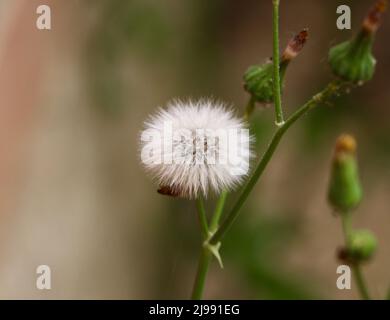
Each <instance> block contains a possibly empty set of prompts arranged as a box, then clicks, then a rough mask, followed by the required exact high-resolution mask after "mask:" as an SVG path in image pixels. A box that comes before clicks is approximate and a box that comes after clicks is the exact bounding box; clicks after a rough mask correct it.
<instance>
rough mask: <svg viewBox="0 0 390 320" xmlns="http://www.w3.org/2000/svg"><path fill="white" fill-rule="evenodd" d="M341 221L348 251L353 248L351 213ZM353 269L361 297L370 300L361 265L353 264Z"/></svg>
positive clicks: (344, 214) (343, 216)
mask: <svg viewBox="0 0 390 320" xmlns="http://www.w3.org/2000/svg"><path fill="white" fill-rule="evenodd" d="M341 220H342V224H343V233H344V239H345V246H346V248H347V250H348V248H350V246H351V234H352V231H353V229H352V220H351V214H350V213H349V212H346V213H343V214H342V215H341ZM351 267H352V273H353V275H354V278H355V282H356V285H357V287H358V290H359V293H360V296H361V297H362V298H363V299H364V300H370V294H369V292H368V287H367V285H366V282H365V280H364V277H363V273H362V270H361V266H360V264H359V263H356V262H353V263H352V265H351Z"/></svg>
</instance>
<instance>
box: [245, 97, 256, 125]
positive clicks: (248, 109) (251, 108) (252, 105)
mask: <svg viewBox="0 0 390 320" xmlns="http://www.w3.org/2000/svg"><path fill="white" fill-rule="evenodd" d="M255 104H256V101H255V99H254V98H253V96H251V97H250V98H249V101H248V104H247V105H246V108H245V113H244V120H245V121H249V118H250V116H251V115H252V113H253V111H254V110H255Z"/></svg>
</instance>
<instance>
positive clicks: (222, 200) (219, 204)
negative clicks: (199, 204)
mask: <svg viewBox="0 0 390 320" xmlns="http://www.w3.org/2000/svg"><path fill="white" fill-rule="evenodd" d="M227 196H228V192H227V191H226V190H224V191H222V193H221V195H220V196H219V199H218V202H217V206H216V208H215V211H214V215H213V217H212V219H211V223H210V232H211V233H214V232H215V231H216V230H217V228H218V224H219V220H220V219H221V215H222V212H223V208H224V207H225V202H226V198H227Z"/></svg>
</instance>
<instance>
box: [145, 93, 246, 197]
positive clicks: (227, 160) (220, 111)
mask: <svg viewBox="0 0 390 320" xmlns="http://www.w3.org/2000/svg"><path fill="white" fill-rule="evenodd" d="M252 140H253V139H252V138H251V137H250V135H249V130H248V129H247V128H246V126H245V123H244V122H243V120H241V119H239V118H237V117H236V116H235V115H234V113H233V111H232V110H231V109H230V108H228V107H227V106H226V105H225V104H223V103H221V102H214V101H212V100H206V99H204V100H199V101H196V102H194V101H187V102H182V101H179V100H176V101H173V102H171V103H169V104H168V106H167V107H166V108H160V109H159V110H158V111H157V112H156V113H155V114H153V115H152V116H150V117H149V119H148V120H147V121H146V122H145V124H144V130H143V131H142V134H141V143H140V145H141V161H142V164H143V166H144V167H145V169H146V171H147V172H148V173H150V174H151V175H152V177H153V178H154V180H155V181H156V182H157V183H158V185H159V192H160V193H162V194H167V195H172V196H180V197H185V198H189V199H194V198H197V197H199V196H200V195H203V196H205V197H206V196H207V195H208V194H209V192H210V191H213V192H214V193H219V192H221V191H222V190H231V189H233V188H234V187H236V186H237V185H239V184H240V183H241V182H242V181H243V179H244V178H245V177H246V176H247V174H248V172H249V161H250V158H251V157H252V152H251V144H252Z"/></svg>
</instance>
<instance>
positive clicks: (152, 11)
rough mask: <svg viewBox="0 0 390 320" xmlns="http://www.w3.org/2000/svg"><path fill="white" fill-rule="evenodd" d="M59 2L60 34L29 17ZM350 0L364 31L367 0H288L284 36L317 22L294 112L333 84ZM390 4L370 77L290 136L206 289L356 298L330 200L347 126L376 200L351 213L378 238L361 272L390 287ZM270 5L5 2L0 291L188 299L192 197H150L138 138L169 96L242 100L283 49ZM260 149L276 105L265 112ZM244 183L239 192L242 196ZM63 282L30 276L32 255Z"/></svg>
mask: <svg viewBox="0 0 390 320" xmlns="http://www.w3.org/2000/svg"><path fill="white" fill-rule="evenodd" d="M40 4H48V5H50V7H51V10H52V30H50V31H39V30H37V29H36V27H35V21H36V18H37V14H36V8H37V6H38V5H40ZM341 4H349V5H350V6H351V8H352V25H353V29H354V31H356V30H358V28H359V24H360V22H361V20H362V18H363V16H364V13H365V11H366V10H367V9H368V8H369V6H370V5H371V2H370V1H334V0H331V1H319V0H316V1H309V0H295V1H282V7H281V31H280V33H281V46H282V47H283V46H284V45H285V43H286V42H287V40H288V39H289V38H290V37H291V36H292V34H293V33H294V32H296V31H299V30H300V29H302V28H303V27H309V28H310V40H309V43H308V45H307V47H305V49H304V51H303V53H302V55H301V56H299V58H298V59H297V60H296V61H294V63H293V65H291V67H290V69H289V71H288V75H287V82H286V90H285V93H284V102H285V110H286V112H292V111H293V110H295V109H296V108H297V107H298V106H299V105H300V104H302V103H303V102H304V101H305V100H306V99H307V98H308V97H309V96H311V95H312V94H313V93H315V92H316V91H318V90H319V89H321V87H322V86H323V85H324V84H325V83H326V82H327V81H329V79H331V75H330V71H329V69H328V67H327V64H326V56H327V51H328V48H329V47H330V46H331V45H333V44H335V43H337V42H339V41H341V40H343V39H347V38H349V37H350V36H351V35H352V34H353V32H351V31H339V30H338V29H337V28H336V18H337V15H336V8H337V6H338V5H341ZM389 31H390V17H389V16H388V15H387V17H386V20H385V22H384V25H383V26H382V29H381V30H380V31H379V34H378V37H377V41H376V44H375V55H376V57H377V59H378V68H377V72H376V75H375V78H374V80H373V81H371V82H370V83H368V84H367V85H365V86H364V87H361V88H358V89H357V90H355V91H354V92H353V93H352V94H351V95H349V96H347V97H342V98H340V99H338V100H337V103H336V104H333V105H332V106H322V107H321V108H319V109H318V110H316V111H314V112H312V113H311V114H310V115H309V116H307V117H305V118H304V119H303V121H300V122H299V123H298V124H297V125H296V126H295V127H294V128H293V129H292V130H291V131H290V132H289V133H288V136H287V137H286V138H285V140H284V141H283V142H282V143H281V145H280V148H279V149H278V151H277V153H276V154H275V157H274V159H273V161H272V162H271V164H270V166H269V167H268V168H267V170H266V172H265V175H264V177H263V178H262V180H261V181H260V183H259V184H258V185H257V187H256V189H255V192H254V194H252V196H251V197H250V201H249V202H248V203H247V205H246V206H245V208H244V210H243V212H242V215H241V216H240V218H239V219H238V222H237V224H236V226H235V227H234V228H233V230H232V231H231V233H229V234H228V236H227V238H226V241H225V243H224V244H223V249H222V254H223V256H224V260H225V269H223V270H220V269H219V267H218V266H217V264H216V263H214V264H213V266H212V268H211V272H210V275H209V279H208V283H207V287H206V298H218V299H219V298H244V299H245V298H246V299H256V298H265V299H292V298H298V299H299V298H303V299H313V298H332V299H346V298H357V297H358V295H357V292H356V291H355V290H354V285H353V290H351V291H339V290H338V289H337V288H336V285H335V283H336V278H337V275H336V267H337V265H338V263H337V261H336V259H335V250H336V248H337V247H339V246H340V245H342V241H343V240H342V234H341V226H340V220H339V219H337V218H335V217H333V216H332V214H331V211H330V209H329V208H328V206H327V203H326V188H327V180H328V169H329V161H330V157H331V152H332V146H333V143H334V141H335V139H336V137H337V136H338V135H339V134H340V133H342V132H350V133H352V134H354V135H355V136H356V138H357V140H358V142H359V160H360V169H361V178H362V182H363V185H364V189H365V198H364V201H363V203H362V205H361V206H360V208H359V209H358V211H357V212H356V216H355V220H354V224H355V226H357V227H362V228H368V229H371V230H372V231H373V232H375V234H376V235H377V237H378V239H379V250H378V252H377V255H376V257H375V259H374V261H373V262H372V263H371V264H369V265H368V266H367V267H366V268H365V269H364V273H365V274H366V276H367V279H368V281H369V283H370V287H371V291H372V293H373V295H374V297H375V298H381V297H383V296H384V295H385V293H386V291H387V290H388V288H389V287H390V274H389V272H388V270H389V269H390V257H389V253H390V247H389V245H388V243H389V241H390V235H389V230H390V212H389V207H390V206H389V205H390V198H389V196H388V195H389V193H390V180H389V177H390V171H389V161H390V134H389V133H390V132H389V127H390V126H389V121H388V117H389V115H390V108H389V103H390V92H389V72H390V59H389V57H390V45H389V41H388V34H389ZM271 46H272V40H271V0H262V1H256V0H245V1H234V0H213V1H209V0H185V1H183V0H165V1H156V0H128V1H123V0H85V1H82V0H67V1H65V0H63V1H54V0H45V1H43V0H40V1H37V0H0V298H3V299H6V298H22V299H25V298H33V299H36V298H44V299H49V298H65V299H69V298H74V299H85V298H99V299H100V298H109V299H114V298H117V299H134V298H137V299H140V298H141V299H142V298H187V297H189V293H190V290H191V286H192V282H193V279H194V276H195V268H196V264H197V262H196V260H197V255H198V250H199V241H200V239H199V231H198V229H197V225H196V222H197V221H196V215H195V210H194V205H193V204H192V203H189V202H187V201H182V200H172V199H169V198H165V197H162V196H160V195H158V194H157V193H156V186H154V185H153V183H152V182H151V181H150V180H149V179H148V178H147V177H146V175H145V173H144V172H143V170H142V167H141V165H140V164H139V160H138V142H137V138H138V133H139V131H140V129H141V128H142V122H143V121H144V120H145V118H146V117H147V115H148V114H149V113H151V112H153V110H155V109H156V107H157V106H162V105H164V104H165V103H166V102H167V101H169V100H170V99H171V98H173V97H189V96H190V97H194V98H197V97H205V96H206V97H210V96H212V97H216V98H219V99H221V100H223V101H227V102H229V103H232V104H234V105H235V106H236V107H237V108H238V110H239V111H241V110H242V107H243V106H244V105H245V103H246V101H247V98H248V97H247V94H246V93H245V92H244V91H243V89H242V75H243V73H244V71H245V70H246V68H247V67H248V66H249V65H251V64H255V63H261V62H263V61H265V60H266V59H267V58H268V57H270V56H271V53H272V48H271ZM253 123H254V126H255V128H256V134H257V136H258V149H257V150H258V153H260V151H261V150H263V149H264V147H265V145H266V143H267V142H268V141H269V139H270V135H271V133H272V130H273V112H272V109H269V110H260V109H258V110H257V111H256V117H255V119H254V120H253ZM233 199H234V196H233V197H231V199H230V201H229V202H228V206H229V205H231V204H232V200H233ZM41 264H47V265H49V266H50V267H51V270H52V289H51V290H50V291H39V290H37V289H36V287H35V281H36V277H37V275H36V273H35V271H36V267H37V266H38V265H41Z"/></svg>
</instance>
